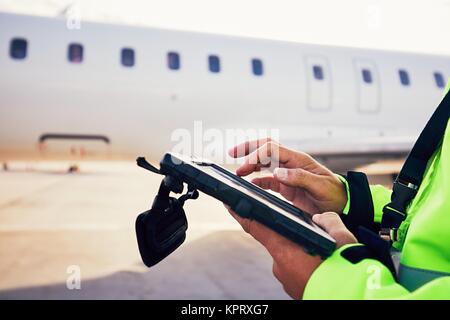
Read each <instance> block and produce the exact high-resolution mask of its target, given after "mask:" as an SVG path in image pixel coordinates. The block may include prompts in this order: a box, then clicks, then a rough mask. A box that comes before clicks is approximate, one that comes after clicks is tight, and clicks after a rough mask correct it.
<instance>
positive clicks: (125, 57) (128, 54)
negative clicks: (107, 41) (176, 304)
mask: <svg viewBox="0 0 450 320" xmlns="http://www.w3.org/2000/svg"><path fill="white" fill-rule="evenodd" d="M121 60H122V65H123V66H125V67H132V66H134V50H133V49H131V48H123V49H122V53H121Z"/></svg>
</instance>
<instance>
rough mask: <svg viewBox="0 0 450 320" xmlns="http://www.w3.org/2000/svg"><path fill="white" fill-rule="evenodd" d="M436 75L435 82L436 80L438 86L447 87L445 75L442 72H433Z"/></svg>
mask: <svg viewBox="0 0 450 320" xmlns="http://www.w3.org/2000/svg"><path fill="white" fill-rule="evenodd" d="M433 76H434V82H436V86H437V87H438V88H440V89H443V88H444V87H445V81H444V76H443V75H442V73H440V72H435V73H434V74H433Z"/></svg>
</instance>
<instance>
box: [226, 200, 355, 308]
mask: <svg viewBox="0 0 450 320" xmlns="http://www.w3.org/2000/svg"><path fill="white" fill-rule="evenodd" d="M227 209H228V211H229V212H230V213H231V215H232V216H233V217H234V218H235V219H236V220H237V221H238V222H239V224H240V225H241V226H242V228H243V229H244V231H245V232H247V233H249V234H250V235H251V236H252V237H253V238H255V239H256V240H257V241H258V242H260V243H261V244H262V245H263V246H264V247H265V248H266V249H267V251H268V252H269V254H270V255H271V256H272V258H273V266H272V272H273V274H274V276H275V278H277V279H278V281H280V283H281V284H282V285H283V289H284V290H285V291H286V293H287V294H289V295H290V296H291V297H292V298H293V299H301V298H302V297H303V293H304V290H305V286H306V283H307V282H308V280H309V278H310V277H311V275H312V274H313V272H314V271H315V270H316V269H317V268H318V267H319V265H320V264H321V263H322V260H321V258H320V257H319V256H312V255H310V254H308V253H306V252H305V251H304V249H303V248H302V247H301V246H299V245H297V244H296V243H294V242H292V241H291V240H289V239H287V238H285V237H283V236H282V235H280V234H278V233H277V232H275V231H273V230H272V229H269V228H267V227H266V226H264V225H262V224H260V223H259V222H257V221H255V220H250V219H245V218H242V217H241V216H239V215H238V214H236V213H235V212H234V211H232V210H231V209H230V208H228V207H227ZM313 220H314V221H315V222H316V223H317V224H318V225H319V226H321V227H322V228H323V229H324V230H325V231H327V232H328V233H329V234H330V235H331V236H332V237H333V238H334V239H335V240H336V244H337V247H340V246H342V245H344V244H347V243H356V242H357V241H356V238H355V237H354V236H353V235H352V234H351V233H350V231H348V230H347V229H346V228H345V226H344V224H343V222H342V221H341V219H340V217H339V216H338V215H337V214H336V213H334V212H326V213H323V214H316V215H315V216H314V217H313Z"/></svg>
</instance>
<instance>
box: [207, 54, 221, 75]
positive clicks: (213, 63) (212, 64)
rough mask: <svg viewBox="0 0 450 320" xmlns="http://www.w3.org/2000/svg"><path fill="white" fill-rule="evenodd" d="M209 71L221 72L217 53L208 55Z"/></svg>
mask: <svg viewBox="0 0 450 320" xmlns="http://www.w3.org/2000/svg"><path fill="white" fill-rule="evenodd" d="M208 65H209V71H211V72H213V73H218V72H220V58H219V57H218V56H216V55H210V56H208Z"/></svg>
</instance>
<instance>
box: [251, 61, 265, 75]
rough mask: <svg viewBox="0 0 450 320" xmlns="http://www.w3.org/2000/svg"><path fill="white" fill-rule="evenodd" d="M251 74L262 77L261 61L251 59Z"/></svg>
mask: <svg viewBox="0 0 450 320" xmlns="http://www.w3.org/2000/svg"><path fill="white" fill-rule="evenodd" d="M252 72H253V74H254V75H255V76H262V75H263V73H264V67H263V63H262V61H261V59H257V58H254V59H252Z"/></svg>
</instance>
